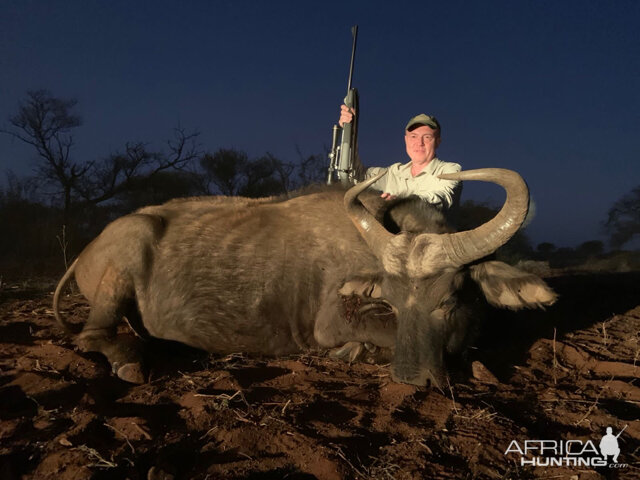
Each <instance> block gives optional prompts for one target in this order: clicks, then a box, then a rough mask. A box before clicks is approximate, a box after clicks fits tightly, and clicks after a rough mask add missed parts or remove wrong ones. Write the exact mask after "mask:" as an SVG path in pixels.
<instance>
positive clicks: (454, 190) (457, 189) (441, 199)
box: [413, 163, 462, 210]
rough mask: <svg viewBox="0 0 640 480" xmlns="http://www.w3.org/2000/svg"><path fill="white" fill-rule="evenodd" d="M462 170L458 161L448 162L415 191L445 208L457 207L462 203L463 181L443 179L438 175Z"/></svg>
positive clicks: (428, 200)
mask: <svg viewBox="0 0 640 480" xmlns="http://www.w3.org/2000/svg"><path fill="white" fill-rule="evenodd" d="M460 170H462V167H460V165H458V164H457V163H447V164H445V165H444V167H443V168H442V169H440V170H439V171H438V172H436V173H435V174H434V176H433V177H432V178H429V179H428V180H429V181H428V182H425V184H423V185H419V186H418V188H417V189H416V191H415V192H413V193H415V194H416V195H418V196H419V197H422V198H424V199H425V200H426V201H427V202H429V203H431V204H433V205H435V206H437V207H438V208H441V209H443V210H449V209H450V208H451V207H457V206H458V205H459V203H460V195H461V193H462V182H461V181H459V180H441V179H439V178H437V177H438V175H440V174H441V173H456V172H459V171H460Z"/></svg>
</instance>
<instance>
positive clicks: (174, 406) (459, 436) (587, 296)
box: [0, 273, 640, 480]
mask: <svg viewBox="0 0 640 480" xmlns="http://www.w3.org/2000/svg"><path fill="white" fill-rule="evenodd" d="M548 281H549V283H550V284H551V285H552V286H553V287H554V288H555V289H556V290H557V292H558V293H559V294H560V300H559V302H558V304H557V305H555V306H554V307H551V308H549V309H548V310H547V311H546V312H525V313H520V314H518V313H513V312H506V313H505V312H498V311H495V312H493V314H492V318H491V320H490V321H489V322H488V323H487V325H485V327H484V330H483V335H482V337H481V339H480V340H479V343H478V345H477V346H476V347H477V348H475V349H473V350H472V352H471V357H472V358H470V360H471V361H473V363H472V368H471V369H470V371H471V372H473V374H472V375H470V376H469V377H468V378H463V379H462V380H461V381H459V382H458V383H455V382H454V383H453V384H451V385H447V386H446V387H444V388H443V390H442V391H440V390H436V389H428V388H417V387H414V386H410V385H403V384H398V383H394V382H393V381H392V380H391V379H390V376H389V369H388V366H387V365H371V364H365V363H360V364H353V365H348V364H346V363H343V362H341V361H338V360H333V359H330V358H328V357H326V356H322V355H298V356H291V357H287V358H280V359H268V358H262V359H261V358H247V357H245V356H243V355H230V356H227V357H224V358H221V357H216V356H212V355H208V354H205V353H203V352H200V351H196V350H192V349H189V348H186V347H183V346H179V345H176V344H172V343H167V342H151V344H150V345H148V347H149V355H150V360H151V365H152V368H153V370H152V372H151V379H150V381H149V383H147V384H144V385H138V386H135V385H128V384H125V383H124V382H121V381H120V380H118V379H117V378H114V377H113V375H112V374H111V372H110V369H109V367H108V365H107V363H106V361H105V360H104V359H103V358H102V357H101V356H99V355H94V354H86V353H82V352H80V351H78V350H77V349H76V348H75V347H74V345H73V343H72V342H71V341H70V339H69V338H68V337H66V336H65V334H64V333H63V331H62V330H61V329H60V328H59V327H58V326H57V325H56V323H55V320H54V319H53V317H52V312H51V309H50V308H51V307H50V304H51V295H50V292H30V293H29V294H27V295H24V294H19V295H12V294H11V292H9V293H7V292H4V293H2V294H0V295H2V296H0V300H2V304H0V478H2V479H9V480H11V479H40V478H55V479H62V480H66V479H74V480H75V479H90V478H91V479H122V478H129V479H132V480H134V479H149V480H161V479H163V480H168V479H180V478H185V479H192V478H193V479H206V478H208V479H214V478H216V479H217V478H224V479H253V480H256V479H270V478H289V479H322V480H325V479H326V480H332V479H336V480H337V479H397V480H401V479H417V478H439V479H461V478H462V479H465V478H466V479H473V478H478V479H502V478H512V479H533V478H566V479H578V480H588V479H599V478H607V479H608V478H620V479H623V478H640V470H639V469H640V421H638V419H639V418H640V385H639V384H638V378H639V377H640V306H638V299H639V298H640V297H639V296H638V295H637V294H638V293H639V291H638V287H637V286H638V285H640V275H638V274H637V273H636V274H634V273H627V274H616V275H590V276H572V277H566V276H565V277H561V276H558V277H555V278H551V279H549V280H548ZM634 302H635V303H634ZM64 314H65V315H66V316H67V317H68V318H71V319H72V320H73V321H78V322H81V321H82V319H83V318H84V317H85V316H86V314H87V305H86V303H85V302H84V301H83V300H82V299H81V298H80V297H78V296H75V295H72V296H70V297H68V298H67V299H66V300H65V313H64ZM452 382H453V380H452ZM625 425H626V426H627V428H626V430H625V431H624V432H623V433H622V435H621V436H620V437H619V445H620V449H621V454H620V459H619V461H620V462H622V463H623V464H625V465H626V467H621V468H619V469H611V468H608V467H575V468H568V467H535V468H534V467H531V466H527V465H525V466H522V465H521V463H520V462H519V459H518V458H517V456H516V455H514V454H513V453H508V454H505V451H506V450H507V449H508V447H509V445H510V442H511V441H512V440H516V441H518V442H521V443H523V442H524V441H525V440H535V439H549V440H557V441H560V440H569V439H580V440H583V441H586V440H588V439H591V440H592V441H593V442H594V443H596V444H597V442H598V441H599V440H600V438H602V436H603V435H604V432H605V430H606V428H607V427H609V426H610V427H612V428H613V429H614V430H615V432H618V431H620V430H621V429H622V428H623V427H625Z"/></svg>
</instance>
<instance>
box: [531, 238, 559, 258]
mask: <svg viewBox="0 0 640 480" xmlns="http://www.w3.org/2000/svg"><path fill="white" fill-rule="evenodd" d="M536 250H537V252H538V254H540V255H541V256H542V258H544V259H549V257H550V256H551V255H552V254H553V252H555V251H556V246H555V245H554V244H553V243H550V242H542V243H539V244H538V246H537V247H536Z"/></svg>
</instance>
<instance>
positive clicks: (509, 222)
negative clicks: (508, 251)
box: [439, 168, 529, 266]
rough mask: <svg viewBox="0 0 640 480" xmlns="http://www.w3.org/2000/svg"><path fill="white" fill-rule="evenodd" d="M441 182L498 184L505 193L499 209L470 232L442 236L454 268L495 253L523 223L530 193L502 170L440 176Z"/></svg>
mask: <svg viewBox="0 0 640 480" xmlns="http://www.w3.org/2000/svg"><path fill="white" fill-rule="evenodd" d="M439 178H441V179H443V180H480V181H485V182H491V183H497V184H498V185H500V186H502V187H503V188H504V189H505V190H506V192H507V199H506V200H505V203H504V205H503V206H502V209H501V210H500V211H499V212H498V214H497V215H496V216H495V217H493V218H492V219H491V220H489V221H488V222H486V223H484V224H482V225H480V226H479V227H477V228H474V229H473V230H468V231H465V232H458V233H454V234H449V235H444V238H442V240H443V245H442V246H443V248H444V250H445V253H446V256H447V257H448V258H449V259H450V260H451V264H452V265H454V266H461V265H465V264H467V263H470V262H473V261H475V260H478V259H480V258H483V257H485V256H487V255H490V254H491V253H493V252H495V251H496V250H497V249H498V248H500V247H501V246H502V245H504V244H505V243H507V242H508V241H509V239H510V238H511V237H513V235H515V233H516V232H517V231H518V229H519V228H520V226H521V225H522V223H523V222H524V219H525V217H526V216H527V212H528V210H529V189H528V187H527V184H526V183H525V181H524V180H523V179H522V177H521V176H520V175H519V174H518V173H516V172H514V171H512V170H506V169H503V168H482V169H478V170H467V171H463V172H457V173H447V174H442V175H439Z"/></svg>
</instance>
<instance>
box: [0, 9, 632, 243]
mask: <svg viewBox="0 0 640 480" xmlns="http://www.w3.org/2000/svg"><path fill="white" fill-rule="evenodd" d="M354 24H358V25H359V36H358V52H357V57H356V69H355V75H354V86H356V87H357V88H358V90H359V92H360V105H361V112H360V113H361V116H360V140H359V144H360V154H361V157H362V158H363V161H364V163H365V164H366V165H367V166H373V165H380V166H385V165H389V164H391V163H394V162H398V161H405V160H406V156H405V153H404V143H403V138H402V137H403V128H404V125H405V124H406V122H407V120H408V119H409V117H411V116H413V115H415V114H417V113H421V112H425V113H431V114H435V115H436V116H437V117H438V118H439V120H440V122H441V124H442V128H443V143H442V146H441V148H440V150H439V156H440V158H442V159H443V160H447V161H454V162H458V163H460V164H461V165H462V166H463V168H465V169H472V168H481V167H505V168H511V169H514V170H517V171H519V172H520V173H521V174H522V175H523V177H524V178H525V179H526V180H527V182H528V183H529V186H530V188H531V192H532V195H533V198H534V200H535V202H536V205H537V215H536V218H535V219H534V221H533V223H532V224H531V225H530V226H529V227H528V229H527V232H528V234H529V235H530V237H531V239H532V241H533V242H534V245H535V244H537V243H538V242H541V241H551V242H554V243H555V244H556V245H558V246H574V245H577V244H579V243H581V242H582V241H585V240H591V239H604V237H603V236H602V231H601V223H602V222H603V221H604V220H605V219H606V213H607V210H608V209H609V207H610V206H611V205H612V204H613V202H614V201H615V200H616V199H618V198H619V197H620V196H622V195H623V194H624V193H626V192H628V191H630V190H631V189H632V188H633V187H634V186H636V185H638V184H639V183H640V134H639V132H638V130H639V127H640V93H639V91H640V90H639V89H640V34H639V33H638V32H639V31H640V27H639V26H640V2H638V1H635V0H633V1H611V0H609V1H588V0H583V1H562V0H555V1H515V0H511V1H483V2H469V1H468V2H456V1H447V2H426V1H421V2H394V3H393V4H392V3H391V2H381V1H352V2H348V1H344V2H332V1H319V2H302V1H299V0H298V1H270V2H265V1H210V2H177V1H153V2H142V1H136V2H131V1H127V2H124V1H113V0H112V1H101V2H98V1H86V0H85V1H28V0H20V1H7V0H4V1H3V2H2V3H1V4H0V121H1V122H6V119H7V118H8V117H9V116H10V115H11V114H13V113H15V112H16V110H17V106H18V102H19V101H20V100H21V99H23V98H24V96H25V93H26V91H27V90H28V89H38V88H47V89H49V90H51V91H52V92H53V93H54V95H56V96H60V97H68V98H70V97H73V98H76V99H77V100H78V102H79V103H78V106H77V112H78V113H79V114H81V116H82V118H83V122H84V124H83V126H82V127H81V128H80V129H78V131H77V132H76V141H77V146H76V150H75V155H76V159H88V160H91V159H97V158H101V157H104V156H106V155H107V154H109V153H110V152H113V151H115V150H118V149H121V148H122V147H123V145H124V144H125V142H127V141H145V142H149V143H150V144H151V145H152V146H154V147H155V148H161V147H162V144H163V142H164V140H165V139H167V138H169V136H170V135H171V131H172V128H173V127H175V126H177V125H181V126H183V127H185V128H186V129H198V130H199V131H201V136H200V142H201V143H202V146H203V147H204V148H206V149H209V150H216V149H218V148H221V147H225V148H230V147H233V148H237V149H240V150H244V151H246V152H247V153H248V154H249V155H250V156H259V155H262V154H263V153H265V152H267V151H269V152H271V153H273V154H274V155H276V156H277V157H279V158H281V159H283V160H286V161H295V160H297V158H298V155H297V153H296V147H298V148H299V149H300V150H301V151H302V152H303V154H305V155H309V154H315V153H321V152H322V151H323V150H324V148H325V147H326V146H327V144H328V143H329V142H330V130H331V126H332V124H333V123H334V122H335V121H336V120H337V117H338V107H339V104H340V102H341V101H342V98H343V97H344V95H345V93H346V80H347V78H346V77H347V73H348V66H349V65H348V64H349V55H350V49H351V33H350V27H351V25H354ZM33 162H34V153H33V152H32V151H31V150H30V149H29V148H27V147H25V146H23V145H21V144H19V143H18V142H17V141H15V140H12V139H11V138H10V137H8V136H0V163H1V168H2V170H6V169H12V170H13V171H14V172H16V173H18V174H27V173H29V172H30V170H31V168H32V166H33ZM464 198H474V199H477V200H490V201H493V202H494V203H497V202H499V201H502V199H503V195H502V193H501V190H500V189H499V188H498V187H495V186H485V187H480V186H478V185H477V184H471V183H467V184H466V185H465V191H464V193H463V199H464Z"/></svg>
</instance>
